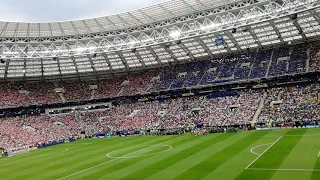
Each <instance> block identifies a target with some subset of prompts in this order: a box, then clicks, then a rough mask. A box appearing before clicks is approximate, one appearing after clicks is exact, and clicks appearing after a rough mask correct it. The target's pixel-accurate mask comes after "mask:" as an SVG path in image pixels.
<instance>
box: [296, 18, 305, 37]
mask: <svg viewBox="0 0 320 180" xmlns="http://www.w3.org/2000/svg"><path fill="white" fill-rule="evenodd" d="M293 24H294V26H295V27H296V28H297V29H298V31H299V34H300V35H301V36H302V38H303V39H304V40H307V36H306V35H305V34H304V32H303V30H302V28H301V26H300V24H299V23H298V21H297V20H293Z"/></svg>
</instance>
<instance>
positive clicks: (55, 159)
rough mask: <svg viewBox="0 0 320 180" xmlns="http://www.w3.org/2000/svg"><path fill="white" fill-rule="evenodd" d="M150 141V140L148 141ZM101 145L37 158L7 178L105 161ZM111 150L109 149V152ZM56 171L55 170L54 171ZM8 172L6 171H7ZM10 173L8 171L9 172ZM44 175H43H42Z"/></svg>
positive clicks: (153, 141)
mask: <svg viewBox="0 0 320 180" xmlns="http://www.w3.org/2000/svg"><path fill="white" fill-rule="evenodd" d="M168 138H169V137H167V138H165V139H163V138H154V139H153V140H152V141H148V142H147V143H158V142H162V141H163V140H166V139H168ZM150 140H151V139H150ZM137 143H141V144H143V143H145V140H144V139H139V138H137V139H133V142H132V144H137ZM103 144H104V143H102V144H100V143H95V144H91V145H90V146H87V147H82V148H79V149H73V150H72V151H67V152H65V153H61V154H57V155H51V154H49V155H48V156H45V157H43V158H37V159H33V160H32V161H30V162H24V163H22V165H23V166H21V171H19V173H10V175H9V176H8V178H11V177H17V178H19V177H24V176H25V175H26V174H29V175H37V176H39V172H41V171H43V172H50V171H48V170H49V169H51V170H52V169H54V167H57V169H58V170H59V173H61V170H64V171H65V170H68V169H69V170H70V169H71V168H70V167H69V168H65V167H67V166H68V164H69V165H71V166H72V165H76V166H80V165H81V164H82V163H81V161H80V159H81V158H82V160H83V161H82V162H83V163H85V164H88V163H90V162H91V160H94V159H95V160H96V161H99V160H107V158H106V157H105V154H106V150H108V148H105V147H103ZM127 145H128V142H127V141H123V143H121V145H120V147H125V146H127ZM116 147H117V146H116ZM112 149H113V148H112V147H111V149H110V150H112ZM43 162H50V163H47V164H44V163H43ZM93 163H96V162H93ZM55 170H56V169H55ZM7 172H8V171H7ZM9 172H10V171H9ZM44 174H45V173H44Z"/></svg>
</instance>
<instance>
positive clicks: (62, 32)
mask: <svg viewBox="0 0 320 180" xmlns="http://www.w3.org/2000/svg"><path fill="white" fill-rule="evenodd" d="M58 24H59V27H60V31H61V34H62V36H63V37H64V36H65V34H64V31H63V30H62V26H61V23H60V22H58Z"/></svg>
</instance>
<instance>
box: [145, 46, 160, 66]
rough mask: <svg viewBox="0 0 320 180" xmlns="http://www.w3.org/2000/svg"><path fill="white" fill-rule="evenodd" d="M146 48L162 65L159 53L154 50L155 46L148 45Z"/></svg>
mask: <svg viewBox="0 0 320 180" xmlns="http://www.w3.org/2000/svg"><path fill="white" fill-rule="evenodd" d="M146 49H147V50H148V51H150V53H151V54H152V56H153V57H154V59H155V60H156V61H157V62H158V65H159V66H162V62H161V61H160V59H159V56H158V55H157V53H156V52H155V51H154V49H153V48H151V47H150V46H148V47H146Z"/></svg>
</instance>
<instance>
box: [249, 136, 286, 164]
mask: <svg viewBox="0 0 320 180" xmlns="http://www.w3.org/2000/svg"><path fill="white" fill-rule="evenodd" d="M282 137H283V136H280V137H279V138H278V139H277V140H276V141H275V142H273V143H272V144H271V145H270V146H269V147H268V148H267V149H266V150H264V151H263V152H262V153H261V154H260V155H259V156H258V157H257V158H255V159H254V160H253V161H252V162H251V163H250V164H249V165H248V166H247V167H246V168H245V169H248V168H249V167H250V166H251V165H252V164H253V163H255V162H256V161H257V160H258V159H259V158H260V157H261V156H262V155H263V154H264V153H266V152H267V151H268V150H269V149H270V148H271V147H272V146H273V145H275V144H276V143H277V142H278V141H279V140H280V139H281V138H282Z"/></svg>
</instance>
